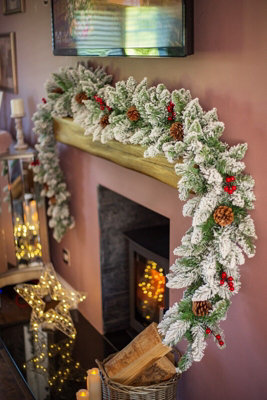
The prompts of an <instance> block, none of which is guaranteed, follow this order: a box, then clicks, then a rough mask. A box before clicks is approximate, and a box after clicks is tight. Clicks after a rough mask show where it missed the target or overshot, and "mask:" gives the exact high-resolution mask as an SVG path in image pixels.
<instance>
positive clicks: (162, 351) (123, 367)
mask: <svg viewBox="0 0 267 400" xmlns="http://www.w3.org/2000/svg"><path fill="white" fill-rule="evenodd" d="M170 350H171V348H170V347H168V346H166V345H164V344H163V343H162V339H161V337H160V335H159V333H158V330H157V324H156V323H155V322H153V323H152V324H150V325H149V326H148V327H147V328H146V329H145V330H143V331H142V332H141V333H140V334H139V335H138V336H136V338H135V339H133V340H132V341H131V343H129V344H128V346H126V347H125V348H124V349H123V350H121V351H120V352H119V353H118V354H116V355H115V356H114V357H113V358H111V359H110V360H109V361H107V362H106V364H105V370H106V372H107V374H108V376H109V377H110V378H111V379H112V380H114V381H116V382H119V383H122V384H124V385H130V384H131V383H132V382H134V380H135V379H137V378H138V376H140V375H141V374H142V373H143V371H145V370H147V369H148V368H150V367H151V366H152V365H153V364H154V363H155V362H156V361H158V360H159V359H160V358H162V357H164V356H165V355H166V354H167V353H169V351H170Z"/></svg>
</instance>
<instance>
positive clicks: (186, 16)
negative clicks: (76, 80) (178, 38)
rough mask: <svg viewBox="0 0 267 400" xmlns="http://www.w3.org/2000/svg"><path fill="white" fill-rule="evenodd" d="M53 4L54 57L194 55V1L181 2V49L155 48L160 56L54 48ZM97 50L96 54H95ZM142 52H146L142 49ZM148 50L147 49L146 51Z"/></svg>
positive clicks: (111, 50) (105, 50) (154, 56)
mask: <svg viewBox="0 0 267 400" xmlns="http://www.w3.org/2000/svg"><path fill="white" fill-rule="evenodd" d="M53 3H54V1H53V0H51V18H52V44H53V54H54V55H55V56H79V57H131V58H162V57H186V56H189V55H191V54H193V53H194V0H182V7H183V11H182V12H183V29H184V32H183V35H184V46H183V47H156V49H158V50H160V52H161V54H160V55H159V56H156V55H149V54H147V55H129V54H126V53H125V49H124V48H120V49H115V48H114V49H92V50H89V49H88V52H87V53H84V54H81V53H79V54H78V52H77V49H76V48H71V49H70V48H65V49H64V48H61V49H58V48H56V44H55V37H54V32H55V25H54V12H53ZM97 50H98V53H97ZM144 50H146V49H145V48H144ZM147 50H149V49H147Z"/></svg>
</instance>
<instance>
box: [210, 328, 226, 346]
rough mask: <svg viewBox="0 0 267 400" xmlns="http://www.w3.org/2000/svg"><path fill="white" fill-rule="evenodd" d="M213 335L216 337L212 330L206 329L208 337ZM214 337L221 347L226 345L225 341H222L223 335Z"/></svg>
mask: <svg viewBox="0 0 267 400" xmlns="http://www.w3.org/2000/svg"><path fill="white" fill-rule="evenodd" d="M211 333H212V334H213V335H214V333H213V332H212V330H211V329H210V328H206V334H207V335H210V334H211ZM214 336H215V337H216V339H217V340H218V342H219V345H220V346H223V345H224V341H223V340H222V337H221V335H214Z"/></svg>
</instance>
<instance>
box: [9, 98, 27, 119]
mask: <svg viewBox="0 0 267 400" xmlns="http://www.w3.org/2000/svg"><path fill="white" fill-rule="evenodd" d="M10 105H11V116H12V117H23V116H24V103H23V99H13V100H11V101H10Z"/></svg>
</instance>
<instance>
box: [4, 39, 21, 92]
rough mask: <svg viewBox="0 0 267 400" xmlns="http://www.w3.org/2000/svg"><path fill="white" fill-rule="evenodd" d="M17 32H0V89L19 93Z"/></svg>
mask: <svg viewBox="0 0 267 400" xmlns="http://www.w3.org/2000/svg"><path fill="white" fill-rule="evenodd" d="M16 64H17V63H16V36H15V32H9V33H1V34H0V90H2V91H4V92H10V93H18V82H17V65H16Z"/></svg>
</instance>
